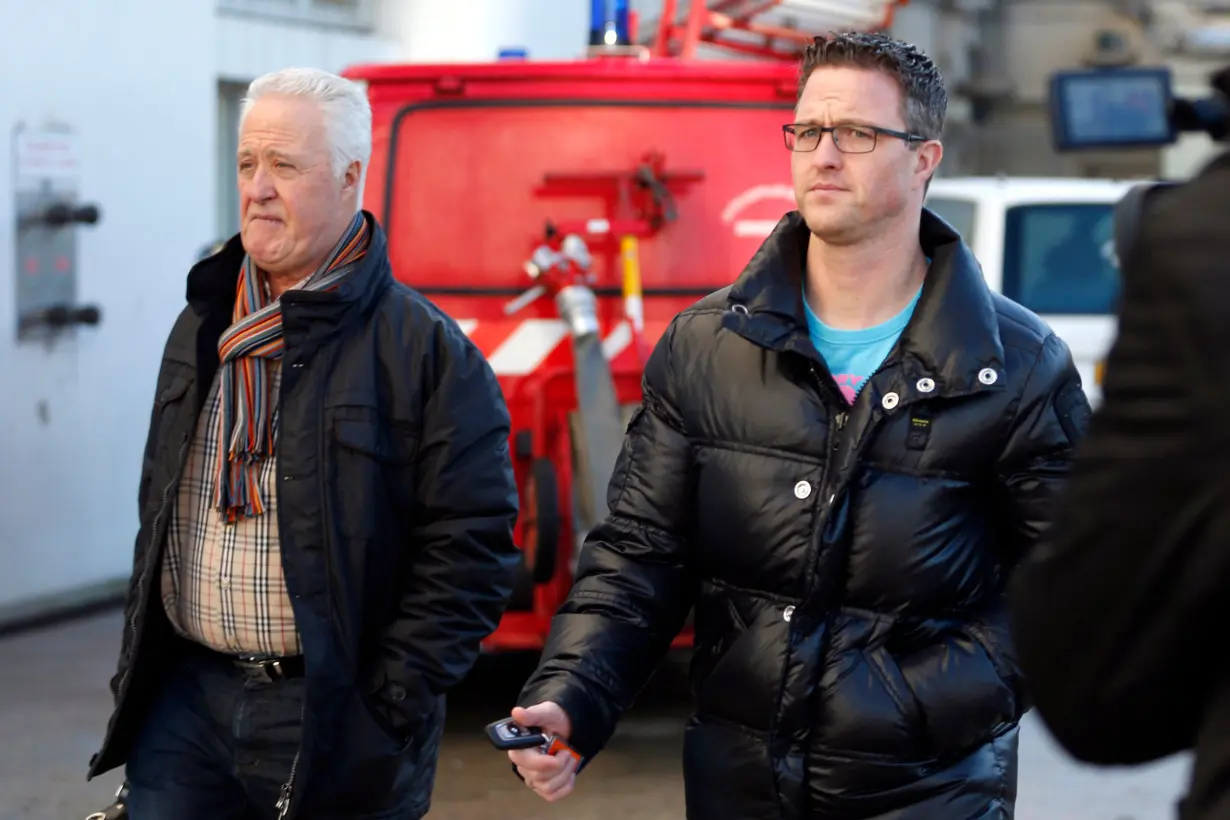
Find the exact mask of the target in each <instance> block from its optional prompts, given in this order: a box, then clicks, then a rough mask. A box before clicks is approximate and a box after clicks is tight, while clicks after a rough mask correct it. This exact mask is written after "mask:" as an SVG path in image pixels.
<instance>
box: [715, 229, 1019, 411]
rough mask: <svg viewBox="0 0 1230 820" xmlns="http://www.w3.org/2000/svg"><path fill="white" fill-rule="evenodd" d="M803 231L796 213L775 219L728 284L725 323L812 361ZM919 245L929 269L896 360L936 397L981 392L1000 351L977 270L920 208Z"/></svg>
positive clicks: (953, 236) (999, 364)
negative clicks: (928, 382)
mask: <svg viewBox="0 0 1230 820" xmlns="http://www.w3.org/2000/svg"><path fill="white" fill-rule="evenodd" d="M808 236H809V233H808V229H807V226H806V224H804V222H803V218H802V216H801V215H800V214H799V213H798V211H791V212H790V213H788V214H786V215H785V216H784V217H782V219H781V221H780V222H778V224H777V227H776V228H775V229H774V230H773V233H772V234H770V235H769V237H768V238H767V239H766V240H765V242H764V244H762V245H761V246H760V249H759V250H758V251H757V252H756V254H755V256H753V257H752V259H751V261H750V262H748V264H747V266H746V267H745V268H744V271H743V273H742V274H741V275H740V276H739V278H738V280H736V282H735V284H734V285H733V286H732V287H731V289H730V293H729V296H728V304H727V307H728V312H727V314H726V319H725V323H726V326H727V327H729V328H730V329H731V330H733V331H735V332H736V333H739V334H740V335H742V336H744V337H746V338H747V339H748V340H750V341H752V342H754V343H756V344H758V345H760V346H762V347H766V348H770V349H774V350H793V351H795V352H798V353H801V354H804V355H807V356H809V357H812V358H814V357H815V356H816V352H815V348H814V347H812V345H811V341H810V338H809V336H808V331H807V320H806V319H805V318H804V313H803V293H802V277H803V272H804V270H805V269H806V267H805V265H806V262H805V260H806V248H807V241H808ZM919 242H920V244H921V245H922V247H923V249H924V250H925V251H926V253H927V255H928V256H930V257H931V267H930V269H929V270H928V272H927V277H926V279H925V280H924V282H923V290H922V295H921V297H920V298H919V301H918V305H917V307H916V308H915V309H914V314H913V316H912V318H911V319H910V322H909V324H908V325H907V326H906V328H905V330H904V331H903V332H902V334H901V340H900V342H899V343H898V346H897V348H896V354H897V356H896V358H898V360H899V361H900V362H901V364H902V367H903V369H904V370H905V373H906V375H907V377H909V378H910V379H922V378H931V379H933V380H934V381H935V382H936V389H937V391H938V392H940V393H941V394H944V395H955V394H965V393H970V392H975V391H983V390H986V389H987V387H988V385H987V384H986V383H985V382H984V381H983V379H986V378H988V377H987V374H986V373H985V372H984V371H986V370H987V369H988V368H989V369H991V370H994V372H995V374H996V379H999V377H1001V376H1002V375H1003V368H1004V349H1003V344H1002V342H1001V340H1000V335H999V323H998V320H997V318H996V309H995V303H994V301H993V299H992V295H991V291H990V289H989V288H988V287H987V284H986V280H985V279H984V277H983V274H982V268H981V266H980V265H979V263H978V260H976V259H975V258H974V255H973V253H971V251H970V249H969V247H968V246H966V244H965V243H964V242H963V241H962V240H961V237H960V235H959V234H957V232H956V231H955V230H953V228H952V227H951V226H949V225H948V223H946V222H944V220H942V219H941V218H940V217H939V216H937V215H935V214H933V213H932V212H931V211H929V210H927V209H925V208H924V209H923V212H922V223H921V226H920V230H919ZM893 358H895V356H894V355H890V359H893Z"/></svg>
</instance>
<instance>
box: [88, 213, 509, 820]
mask: <svg viewBox="0 0 1230 820" xmlns="http://www.w3.org/2000/svg"><path fill="white" fill-rule="evenodd" d="M364 218H366V219H367V220H368V223H369V227H370V230H371V232H372V239H371V244H370V246H369V248H368V251H367V254H366V256H365V257H364V259H363V260H361V262H360V263H359V267H358V268H357V269H356V270H355V271H354V272H352V273H351V274H349V275H348V276H347V278H346V280H345V281H344V283H343V284H342V285H341V286H340V287H339V288H338V289H337V291H336V292H335V293H334V294H312V293H301V292H296V291H288V292H287V293H286V294H285V295H284V296H283V317H284V318H283V321H284V325H285V328H286V339H287V354H286V356H287V360H288V365H287V370H286V372H285V374H284V376H283V382H282V394H281V404H280V412H281V422H280V428H281V432H280V438H279V443H278V448H279V456H278V457H279V463H280V464H282V465H285V466H286V469H294V465H299V467H300V469H302V470H304V471H305V472H303V473H301V474H300V475H299V476H297V480H294V481H284V482H281V483H280V485H279V488H278V489H279V502H278V513H279V519H278V520H279V538H280V548H281V554H282V560H283V566H284V567H285V577H286V583H287V587H288V591H289V593H290V594H291V598H292V602H293V605H294V609H295V621H296V627H297V629H298V630H299V632H300V634H301V639H302V644H303V646H304V666H305V668H306V674H305V676H304V678H303V679H302V682H303V687H304V690H305V695H304V698H305V708H304V712H303V715H304V723H303V728H302V741H301V743H302V746H301V758H300V760H299V762H298V768H297V771H296V778H295V782H296V785H295V788H294V790H293V792H292V795H293V803H292V809H291V813H290V816H291V817H309V818H314V817H354V816H358V815H366V814H371V813H375V812H380V811H387V810H388V809H389V807H391V806H402V807H407V806H408V807H409V809H408V810H409V811H410V812H411V815H407V816H413V817H420V816H422V815H423V814H425V813H426V812H427V810H428V807H429V803H430V795H431V790H432V784H433V782H434V777H435V772H436V761H437V757H438V753H439V744H440V739H441V735H442V732H443V725H444V711H445V703H444V693H446V692H447V691H448V690H449V689H450V688H452V687H453V686H454V685H456V684H457V683H458V682H459V681H460V680H461V679H462V678H463V677H464V676H465V675H466V674H467V673H468V672H469V671H470V669H471V668H472V666H473V663H474V662H475V660H476V659H477V657H478V653H479V644H480V641H481V640H482V638H484V637H485V636H486V635H488V634H489V633H490V632H491V631H493V630H494V629H495V627H496V625H497V624H498V622H499V619H500V617H501V614H502V613H503V611H504V607H505V606H506V605H507V601H508V599H509V597H510V595H511V592H512V579H513V571H514V568H515V566H516V564H517V562H518V561H519V560H520V550H519V549H518V548H517V546H516V544H515V542H514V541H513V525H514V522H515V520H516V516H517V512H518V501H517V489H516V484H515V482H514V477H513V469H512V462H511V460H510V456H509V450H508V436H509V416H508V410H507V407H506V405H505V403H504V399H503V395H502V393H501V391H500V388H499V384H498V382H497V381H496V378H495V375H494V373H493V372H492V371H491V368H490V366H489V365H488V364H487V362H486V360H485V359H484V358H483V356H482V354H481V352H480V351H479V350H478V349H477V348H476V347H475V346H474V345H473V343H472V342H471V341H470V340H469V339H468V338H466V336H465V335H464V334H463V333H462V332H461V330H460V329H459V328H458V326H457V325H456V323H455V322H454V321H453V320H451V319H450V318H448V317H447V316H445V315H444V314H443V313H441V312H440V311H439V310H438V309H437V308H436V307H435V306H434V305H432V304H431V303H430V302H429V301H428V300H426V299H425V298H423V297H422V296H421V295H420V294H418V293H417V292H416V291H414V290H412V289H411V288H409V287H406V286H405V285H403V284H401V283H399V282H396V281H394V279H393V276H392V272H391V268H390V265H389V259H388V249H387V241H386V237H385V233H384V231H383V229H382V228H381V227H380V225H379V224H378V223H377V221H376V219H375V218H374V217H373V216H372V215H371V214H369V213H367V212H366V211H365V212H364ZM243 255H244V250H243V247H242V244H241V240H240V237H239V236H238V235H236V236H235V237H233V238H232V239H231V240H230V241H229V242H228V243H227V244H226V245H225V247H224V248H223V249H222V250H221V251H219V252H218V253H217V254H215V255H213V256H210V257H208V258H206V259H204V260H201V261H199V262H198V263H197V264H196V265H195V266H194V267H193V269H192V271H191V272H190V273H189V275H188V306H187V307H186V308H185V309H184V310H183V312H182V313H181V314H180V316H179V318H178V320H177V321H176V323H175V325H174V327H173V329H172V330H171V332H170V336H169V339H168V341H167V344H166V348H165V351H164V354H163V359H162V365H161V369H160V372H159V375H158V382H157V392H156V394H155V395H157V396H158V397H159V398H158V400H157V402H156V403H155V406H154V409H153V412H152V416H151V420H150V432H149V437H148V441H147V445H146V450H145V456H144V469H143V470H142V476H141V483H140V493H139V496H140V497H139V508H140V531H139V533H138V536H137V539H136V555H135V565H134V570H133V573H132V580H131V582H130V589H129V595H128V600H127V605H126V612H125V629H124V635H123V645H122V649H121V653H120V660H119V664H118V669H117V672H116V674H115V676H114V677H113V678H112V680H111V686H112V692H113V693H114V694H115V698H116V704H115V710H114V712H113V714H112V716H111V720H110V723H109V726H108V729H107V735H106V739H105V740H104V743H103V747H102V749H101V751H100V752H99V753H98V754H96V755H95V756H94V757H93V758H92V759H91V765H90V771H89V776H90V777H94V776H97V775H99V774H102V773H103V772H106V771H109V770H110V769H113V768H115V767H117V766H120V765H122V764H123V763H125V762H126V760H127V759H128V757H129V755H130V753H131V749H132V746H133V742H134V737H135V735H136V733H137V732H138V730H139V729H140V727H141V723H142V717H143V713H144V712H146V711H147V710H148V709H149V708H150V703H151V701H153V700H154V699H155V695H156V694H157V693H158V692H159V691H160V688H161V687H163V686H164V685H165V684H166V683H167V680H166V678H167V676H168V671H169V670H171V669H172V668H175V667H176V666H177V665H178V664H177V658H179V657H181V656H185V657H188V656H190V655H191V653H190V651H189V650H190V647H186V646H185V644H187V643H188V642H186V641H185V640H183V639H181V638H179V637H178V636H177V635H176V633H175V632H174V630H173V628H172V627H171V625H170V622H169V620H168V618H167V615H166V612H165V610H164V609H163V606H162V603H161V599H160V596H159V595H158V593H157V589H158V580H157V579H158V577H159V572H160V570H159V567H160V564H161V559H162V554H163V551H164V545H165V540H166V522H167V520H168V518H169V513H170V505H171V503H172V501H173V500H174V498H175V495H176V493H175V486H176V484H177V482H178V479H177V476H179V474H180V472H181V470H182V461H183V457H184V454H185V452H186V447H181V444H180V443H181V442H187V441H188V440H189V437H190V436H191V434H192V431H193V430H194V428H195V426H196V424H197V417H198V414H199V413H200V412H201V409H202V407H201V405H202V402H203V401H204V399H205V396H206V393H207V391H208V387H209V385H210V383H211V380H212V379H213V377H214V373H215V371H216V368H217V367H218V358H217V340H218V337H219V334H220V333H221V332H222V331H223V330H224V329H225V328H226V326H227V325H228V324H229V322H230V317H231V310H232V305H233V300H234V299H235V292H236V281H237V277H238V272H239V268H240V263H241V261H242V259H243ZM298 364H302V367H299V366H297V365H298ZM322 408H323V409H322ZM390 420H392V421H393V422H395V424H394V425H393V426H392V427H390V426H389V425H390ZM309 465H310V466H309ZM164 488H166V489H165V490H164ZM326 500H328V503H327V504H326V503H325V502H326ZM356 567H357V568H364V567H366V570H365V571H363V572H355V571H354V568H356ZM151 579H152V580H151ZM398 816H399V817H401V816H403V815H401V814H399V815H398Z"/></svg>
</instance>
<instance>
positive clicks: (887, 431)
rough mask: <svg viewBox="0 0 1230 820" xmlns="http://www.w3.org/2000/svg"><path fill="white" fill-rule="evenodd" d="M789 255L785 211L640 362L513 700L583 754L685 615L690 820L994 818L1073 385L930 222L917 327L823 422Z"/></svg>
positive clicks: (832, 395)
mask: <svg viewBox="0 0 1230 820" xmlns="http://www.w3.org/2000/svg"><path fill="white" fill-rule="evenodd" d="M807 236H808V234H807V229H806V227H805V226H804V225H803V223H802V220H801V218H800V217H799V216H798V214H797V213H792V214H789V215H787V216H786V217H785V218H783V220H782V221H781V223H780V224H779V225H778V227H777V229H776V231H775V232H774V233H773V234H772V235H771V236H770V237H769V238H768V240H767V241H766V242H765V244H764V245H763V246H762V248H761V250H760V251H759V252H758V253H757V255H756V256H755V257H754V258H753V259H752V261H751V262H750V264H749V265H748V266H747V269H746V270H745V271H744V273H743V274H742V276H741V277H740V278H739V280H738V281H737V282H736V283H735V284H734V285H733V286H732V287H730V288H727V289H725V290H722V291H719V292H717V293H715V294H713V295H711V296H709V297H707V298H705V299H704V300H702V301H701V302H699V303H698V304H697V305H695V306H694V307H692V308H690V309H688V310H686V311H684V312H683V313H682V314H680V315H679V316H678V317H677V318H676V319H675V321H674V322H673V324H672V325H671V326H670V327H669V328H668V330H667V332H666V334H665V336H664V337H663V338H662V340H661V341H660V343H659V344H658V345H657V347H656V349H655V350H654V353H653V355H652V358H651V360H650V362H649V364H648V367H647V369H646V373H645V380H644V395H645V400H644V402H643V404H642V406H641V407H640V409H639V411H638V412H637V414H636V415H635V417H634V419H633V420H632V422H631V423H630V428H629V433H628V436H627V440H626V442H625V444H624V448H623V452H622V454H621V456H620V459H619V462H618V466H617V468H616V471H615V474H614V477H613V480H612V481H611V485H610V493H609V505H610V510H611V515H610V517H609V518H608V519H607V520H606V521H605V522H604V523H603V524H601V526H599V527H598V528H596V529H595V530H594V531H593V532H592V533H591V534H590V536H589V538H588V541H587V543H586V545H585V547H584V552H583V556H582V559H581V563H580V571H579V577H578V578H577V581H576V584H575V586H574V587H573V590H572V592H571V595H570V596H569V598H568V600H567V602H566V603H565V604H564V605H563V607H562V608H561V610H560V612H559V614H558V615H557V616H556V618H555V622H554V624H553V627H552V630H551V635H550V638H549V641H548V644H547V647H546V650H545V653H544V657H543V661H542V663H541V664H540V666H539V668H538V670H537V671H536V673H535V674H534V676H533V677H532V679H531V680H530V681H529V683H528V684H527V686H526V687H525V690H524V691H523V692H522V694H521V696H520V698H519V702H520V703H521V704H525V705H528V704H531V703H535V702H538V701H543V700H551V701H555V702H557V703H559V704H560V705H561V706H563V708H564V709H565V711H566V712H567V713H568V714H569V715H570V716H571V718H572V720H573V724H574V735H573V739H574V742H575V743H576V744H577V745H578V747H579V748H580V750H581V751H582V752H583V753H585V754H587V755H593V754H595V753H596V752H597V751H598V750H599V749H600V748H601V747H602V746H603V745H604V743H605V742H606V741H607V740H608V738H609V737H610V735H611V734H612V732H613V730H614V728H615V723H616V720H617V718H618V716H619V715H620V713H621V712H622V711H623V710H624V709H625V708H627V707H628V705H629V704H630V703H631V702H632V701H633V699H634V697H635V696H636V694H637V692H638V691H639V690H640V689H641V687H642V686H643V685H644V684H645V682H646V680H647V679H648V677H649V676H650V674H651V672H652V670H653V668H654V667H655V665H656V664H657V662H658V661H659V659H660V658H661V657H662V656H663V653H664V651H665V650H666V649H667V645H668V643H669V642H670V640H671V638H672V637H673V636H674V635H675V634H676V633H677V632H678V631H679V629H680V626H681V624H682V623H683V622H684V619H685V617H686V615H687V613H688V610H689V609H690V608H691V607H693V606H695V613H694V615H695V617H694V622H695V629H696V637H695V655H694V659H693V662H692V683H693V692H694V697H695V705H696V711H695V714H694V715H693V717H692V718H691V720H690V722H689V724H688V728H687V733H686V739H685V742H684V774H685V779H686V784H687V786H686V789H687V808H688V817H689V818H692V820H719V819H722V820H724V819H725V818H734V817H737V818H740V820H756V818H787V819H791V818H804V817H825V818H835V819H839V818H878V817H883V818H887V817H892V818H893V820H905V819H906V818H910V819H911V820H913V819H914V818H918V820H924V819H925V820H936V818H961V819H962V820H964V818H972V817H975V816H979V817H981V816H988V817H990V816H995V817H1004V816H1010V815H1011V813H1012V805H1013V800H1014V797H1015V788H1016V738H1017V722H1018V719H1019V718H1020V716H1021V714H1022V711H1023V709H1024V708H1025V704H1024V699H1023V697H1022V691H1021V679H1020V674H1019V672H1018V670H1017V666H1016V661H1015V658H1014V655H1013V652H1012V649H1011V646H1010V642H1009V639H1008V635H1007V630H1006V624H1005V614H1006V613H1005V608H1004V602H1003V590H1004V585H1005V578H1006V575H1007V574H1008V572H1009V570H1010V568H1011V567H1012V566H1013V565H1014V564H1015V563H1016V562H1017V561H1018V560H1019V558H1020V556H1021V554H1022V553H1023V552H1025V551H1026V550H1028V549H1029V548H1030V547H1031V546H1032V544H1033V543H1034V541H1035V540H1036V538H1037V537H1038V533H1039V530H1040V529H1041V528H1042V527H1043V522H1044V519H1045V517H1046V513H1047V508H1048V506H1049V504H1050V501H1051V497H1052V495H1053V493H1054V491H1055V488H1056V485H1057V484H1058V483H1059V482H1060V480H1061V479H1062V477H1063V474H1064V472H1065V470H1066V467H1067V460H1068V452H1069V449H1070V447H1071V440H1072V437H1073V436H1075V435H1076V434H1077V432H1076V431H1077V427H1078V426H1079V417H1080V416H1081V414H1082V413H1083V412H1086V410H1087V407H1088V405H1087V403H1086V399H1085V397H1084V393H1083V391H1082V389H1081V385H1080V381H1079V376H1078V375H1077V373H1076V370H1075V368H1074V366H1073V363H1072V361H1071V357H1070V355H1069V353H1068V350H1067V348H1066V346H1065V345H1064V344H1063V343H1062V342H1061V341H1060V340H1059V339H1058V338H1056V337H1055V336H1054V335H1052V334H1051V333H1050V331H1049V330H1048V329H1047V328H1046V327H1045V326H1044V325H1043V324H1042V323H1041V322H1040V321H1039V320H1038V319H1037V318H1036V317H1035V316H1033V315H1032V314H1030V313H1029V312H1027V311H1026V310H1024V309H1022V308H1021V307H1019V306H1017V305H1016V304H1014V303H1012V302H1010V301H1008V300H1007V299H1004V298H1001V297H1000V296H997V295H995V294H993V293H991V292H990V290H989V289H988V288H987V286H986V284H985V282H984V280H983V278H982V275H981V273H980V270H979V268H978V264H977V262H976V261H975V260H974V259H973V258H972V256H971V255H970V252H969V250H968V249H967V248H966V247H965V245H964V244H962V243H961V242H960V240H959V238H958V237H957V235H956V234H955V233H953V232H952V230H951V228H949V227H948V226H947V225H946V224H944V223H943V222H941V221H940V220H939V219H938V218H937V217H935V216H933V215H931V214H930V213H929V212H927V213H924V221H923V226H922V231H921V241H922V245H923V247H924V248H925V249H926V250H927V252H928V253H929V254H930V255H931V256H932V257H933V259H934V262H933V264H932V267H931V270H930V272H929V273H928V275H927V279H926V282H925V285H924V288H923V293H922V297H921V299H920V301H919V304H918V306H917V308H916V310H915V313H914V316H913V319H912V321H911V322H910V324H909V325H908V327H907V328H906V329H905V331H904V333H903V335H902V338H901V340H900V342H899V343H898V345H897V347H896V348H895V349H894V350H893V352H892V353H891V354H890V355H889V357H888V359H887V360H886V361H885V363H884V364H883V366H882V367H881V368H880V369H879V371H878V372H877V373H876V374H875V375H874V376H873V377H872V378H871V379H869V380H868V382H867V383H866V385H865V386H864V388H863V389H862V391H861V393H860V394H859V397H858V399H857V401H856V403H855V404H854V405H853V406H852V407H848V406H846V405H845V402H844V400H843V399H842V398H841V394H840V393H839V392H838V390H837V386H836V384H835V383H834V381H833V379H832V377H831V376H830V375H829V374H828V371H827V369H826V367H825V364H824V362H823V360H822V359H821V358H820V357H819V355H818V354H817V353H816V351H815V349H814V347H813V346H812V344H811V342H810V340H809V337H808V333H807V329H806V324H805V320H804V318H803V307H802V296H801V288H800V277H801V276H802V273H803V270H804V249H805V247H806V242H807ZM1073 420H1075V421H1076V423H1072V422H1073ZM584 777H585V773H584V772H582V774H581V775H580V778H581V779H582V780H583V779H584ZM582 787H583V785H582ZM995 810H998V813H995ZM984 811H985V812H986V814H985V815H983V814H982V812H984Z"/></svg>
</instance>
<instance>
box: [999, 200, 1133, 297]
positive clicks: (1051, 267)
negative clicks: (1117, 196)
mask: <svg viewBox="0 0 1230 820" xmlns="http://www.w3.org/2000/svg"><path fill="white" fill-rule="evenodd" d="M1114 222H1115V205H1114V203H1109V202H1108V203H1079V204H1073V203H1064V204H1042V205H1020V206H1017V207H1013V208H1009V209H1008V212H1007V221H1006V223H1005V225H1004V295H1005V296H1007V297H1008V298H1009V299H1012V300H1014V301H1016V302H1018V303H1020V304H1022V305H1024V306H1025V307H1027V308H1029V309H1030V310H1032V311H1033V312H1035V313H1042V314H1048V313H1049V314H1065V315H1102V314H1107V313H1112V312H1113V311H1114V310H1115V304H1116V302H1117V300H1118V298H1119V265H1118V260H1117V259H1116V258H1115V243H1114V236H1115V234H1114Z"/></svg>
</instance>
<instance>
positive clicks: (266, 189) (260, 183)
mask: <svg viewBox="0 0 1230 820" xmlns="http://www.w3.org/2000/svg"><path fill="white" fill-rule="evenodd" d="M240 184H241V185H242V187H244V188H246V189H247V194H248V196H249V197H250V198H252V199H254V200H256V201H258V202H261V201H264V200H267V199H273V197H274V196H276V195H277V188H276V187H275V186H274V184H273V175H272V174H270V173H269V172H267V171H266V170H265V169H264V168H257V169H256V170H255V171H253V172H252V176H250V177H248V178H247V179H246V180H243V181H242V182H241V183H240Z"/></svg>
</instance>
